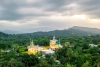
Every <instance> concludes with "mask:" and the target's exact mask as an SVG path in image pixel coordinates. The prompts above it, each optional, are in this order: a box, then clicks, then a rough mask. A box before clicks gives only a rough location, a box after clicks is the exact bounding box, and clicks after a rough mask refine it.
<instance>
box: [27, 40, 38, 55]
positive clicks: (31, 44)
mask: <svg viewBox="0 0 100 67" xmlns="http://www.w3.org/2000/svg"><path fill="white" fill-rule="evenodd" d="M36 53H37V49H36V48H35V46H34V43H33V40H32V41H31V43H30V46H28V54H36Z"/></svg>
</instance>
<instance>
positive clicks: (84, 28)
mask: <svg viewBox="0 0 100 67" xmlns="http://www.w3.org/2000/svg"><path fill="white" fill-rule="evenodd" d="M72 29H76V30H81V31H85V32H90V33H95V34H100V29H97V28H89V27H79V26H73V27H72Z"/></svg>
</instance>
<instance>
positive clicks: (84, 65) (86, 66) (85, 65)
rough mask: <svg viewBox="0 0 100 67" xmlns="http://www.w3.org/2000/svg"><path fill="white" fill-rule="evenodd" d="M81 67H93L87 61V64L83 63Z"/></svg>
mask: <svg viewBox="0 0 100 67" xmlns="http://www.w3.org/2000/svg"><path fill="white" fill-rule="evenodd" d="M81 67H91V66H90V63H89V61H86V62H85V63H83V65H82V66H81Z"/></svg>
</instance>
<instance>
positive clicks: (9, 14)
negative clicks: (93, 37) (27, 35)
mask: <svg viewBox="0 0 100 67" xmlns="http://www.w3.org/2000/svg"><path fill="white" fill-rule="evenodd" d="M99 3H100V1H99V0H0V30H16V31H20V32H35V31H50V30H55V29H65V28H68V27H72V26H85V27H95V28H100V27H99V25H100V18H99V16H100V9H99V7H100V4H99Z"/></svg>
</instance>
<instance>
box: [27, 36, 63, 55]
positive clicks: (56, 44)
mask: <svg viewBox="0 0 100 67" xmlns="http://www.w3.org/2000/svg"><path fill="white" fill-rule="evenodd" d="M59 48H62V46H61V44H60V42H59V41H58V40H57V39H56V38H55V36H53V39H52V40H50V45H49V48H48V49H46V50H45V49H43V47H42V46H38V45H36V46H35V45H34V43H33V40H32V41H31V42H30V46H28V54H36V53H37V52H38V51H42V52H44V53H54V50H58V49H59Z"/></svg>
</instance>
